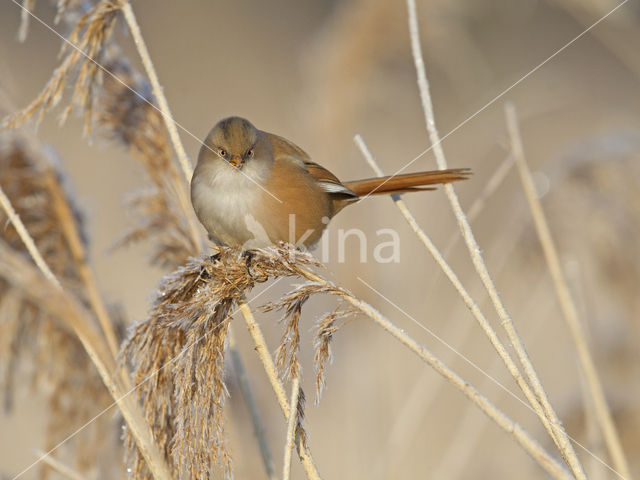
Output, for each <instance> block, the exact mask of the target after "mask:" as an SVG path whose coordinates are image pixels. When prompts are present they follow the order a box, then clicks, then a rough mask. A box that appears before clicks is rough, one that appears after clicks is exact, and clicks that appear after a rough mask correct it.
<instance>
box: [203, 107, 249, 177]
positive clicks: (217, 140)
mask: <svg viewBox="0 0 640 480" xmlns="http://www.w3.org/2000/svg"><path fill="white" fill-rule="evenodd" d="M258 139H259V131H258V129H257V128H256V127H254V126H253V124H252V123H251V122H249V120H246V119H244V118H240V117H228V118H224V119H222V120H220V121H219V122H218V123H216V125H215V126H214V127H213V129H212V130H211V132H209V135H208V136H207V139H206V140H205V146H204V147H203V150H204V149H205V148H206V149H207V150H208V151H209V152H211V153H212V154H213V155H215V156H217V157H219V158H220V159H221V160H224V161H226V162H228V163H229V164H230V165H232V166H234V167H236V168H237V169H242V168H243V167H244V165H245V163H246V162H248V161H250V160H251V159H252V158H254V157H255V156H256V147H258V148H259V146H257V145H256V144H257V143H258Z"/></svg>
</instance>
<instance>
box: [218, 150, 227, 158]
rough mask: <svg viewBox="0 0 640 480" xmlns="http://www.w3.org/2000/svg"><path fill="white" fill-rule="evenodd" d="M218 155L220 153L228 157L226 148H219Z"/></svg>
mask: <svg viewBox="0 0 640 480" xmlns="http://www.w3.org/2000/svg"><path fill="white" fill-rule="evenodd" d="M218 155H220V156H221V157H226V156H227V151H226V150H225V149H224V148H219V149H218Z"/></svg>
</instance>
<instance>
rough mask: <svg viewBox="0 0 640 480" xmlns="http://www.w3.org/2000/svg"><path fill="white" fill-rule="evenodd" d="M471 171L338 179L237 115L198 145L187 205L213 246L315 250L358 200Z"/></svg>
mask: <svg viewBox="0 0 640 480" xmlns="http://www.w3.org/2000/svg"><path fill="white" fill-rule="evenodd" d="M469 175H470V170H469V169H466V168H455V169H448V170H433V171H425V172H417V173H409V174H402V175H392V176H387V177H378V178H368V179H363V180H354V181H349V182H341V181H340V180H339V179H338V177H336V176H335V175H334V174H333V173H331V172H330V171H329V170H327V169H326V168H324V167H322V166H321V165H319V164H318V163H315V162H313V161H312V160H311V157H309V155H307V153H306V152H305V151H304V150H302V149H301V148H300V147H298V146H297V145H295V144H294V143H293V142H291V141H289V140H287V139H286V138H284V137H281V136H278V135H275V134H273V133H268V132H265V131H262V130H259V129H257V128H256V127H255V126H254V125H253V124H252V123H251V122H250V121H249V120H246V119H244V118H241V117H236V116H234V117H228V118H224V119H222V120H220V121H219V122H218V123H216V124H215V126H214V127H213V128H212V129H211V131H210V132H209V134H208V135H207V137H206V139H205V141H204V142H203V143H202V146H201V148H200V152H199V154H198V161H197V164H196V167H195V169H194V172H193V177H192V179H191V202H192V205H193V208H194V211H195V213H196V216H197V217H198V220H199V221H200V223H202V225H203V226H204V228H205V229H206V231H207V232H208V234H209V238H210V239H211V240H212V241H213V242H214V243H215V244H216V245H220V246H228V247H235V248H240V249H242V250H243V251H250V250H252V249H259V248H264V247H268V246H273V245H278V244H280V242H288V243H291V244H294V245H296V246H298V247H300V248H302V247H304V248H312V247H313V246H314V245H315V244H317V242H318V240H319V239H320V237H321V236H322V233H323V231H324V229H325V228H326V226H327V224H328V223H329V221H330V220H331V219H332V218H333V217H334V216H335V215H336V214H337V213H338V212H340V211H341V210H342V209H343V208H344V207H346V206H348V205H351V204H353V203H356V202H358V201H360V200H362V199H363V198H366V197H368V196H370V195H381V194H398V193H408V192H418V191H424V190H434V188H433V187H431V186H432V185H437V184H445V183H450V182H455V181H458V180H465V179H467V178H468V177H469Z"/></svg>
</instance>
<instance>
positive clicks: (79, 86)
mask: <svg viewBox="0 0 640 480" xmlns="http://www.w3.org/2000/svg"><path fill="white" fill-rule="evenodd" d="M69 3H70V2H62V3H61V4H60V5H59V10H58V17H61V16H64V14H65V13H66V12H67V11H68V10H67V9H68V7H69V6H70V5H69ZM124 3H126V2H125V1H124V0H113V1H100V2H97V3H95V4H94V5H92V6H91V8H89V10H88V11H87V12H86V13H83V14H81V15H80V17H79V19H78V20H77V22H76V23H75V25H74V26H73V28H72V30H71V33H70V34H69V36H68V38H67V41H66V42H64V43H63V44H62V50H61V55H62V61H61V62H60V65H59V66H58V67H57V68H56V69H55V70H54V72H53V74H52V76H51V78H50V79H49V81H48V82H47V84H46V85H45V87H44V88H43V89H42V91H41V92H40V94H38V95H37V96H36V98H35V99H34V100H33V101H32V102H31V103H30V104H29V105H27V106H26V107H24V108H23V109H21V110H19V111H17V112H15V113H13V114H12V115H10V116H9V117H8V118H6V119H5V121H4V122H3V127H5V128H13V127H18V126H20V125H21V124H22V123H23V122H24V121H25V120H28V119H29V118H32V117H35V119H36V122H37V123H39V122H40V121H42V119H43V117H44V115H45V113H47V112H48V111H49V110H51V109H52V108H53V107H55V106H56V105H58V103H60V101H61V100H62V97H63V95H64V92H65V90H66V88H67V87H69V88H70V89H71V98H70V101H69V104H68V105H67V106H66V107H65V108H64V110H63V112H62V115H61V117H60V121H61V123H64V121H65V120H66V119H67V118H68V117H69V114H70V113H71V111H72V109H73V108H74V107H77V108H78V109H79V110H81V111H82V112H83V113H84V119H85V133H87V134H88V133H90V131H91V119H92V116H93V100H94V90H95V87H96V85H97V84H99V82H100V81H101V78H102V71H101V69H100V67H99V66H98V65H99V64H101V63H103V57H104V55H105V53H106V52H107V46H108V43H109V40H110V38H111V34H112V32H113V27H114V24H115V21H116V18H117V15H116V14H117V13H118V11H119V10H120V9H121V8H122V6H123V5H124ZM78 8H81V7H80V6H79V5H78ZM74 17H75V16H74V15H72V16H71V17H70V18H74Z"/></svg>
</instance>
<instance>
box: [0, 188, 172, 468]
mask: <svg viewBox="0 0 640 480" xmlns="http://www.w3.org/2000/svg"><path fill="white" fill-rule="evenodd" d="M0 205H1V206H2V207H3V209H4V210H5V212H6V214H7V216H8V217H9V219H10V220H11V223H12V224H13V225H14V227H15V229H16V231H17V232H18V234H19V235H20V238H21V239H22V241H23V243H24V244H25V246H26V248H27V250H28V251H29V254H30V255H31V256H32V258H33V260H34V262H35V263H36V265H37V266H38V268H39V269H40V271H41V273H42V274H43V275H44V277H45V278H46V280H47V281H48V283H49V284H50V285H53V286H54V292H51V294H54V293H57V294H58V296H59V297H60V303H61V304H62V305H63V308H64V309H65V310H66V311H65V313H64V314H62V315H60V318H62V319H64V320H65V321H66V322H68V324H69V326H70V327H71V328H72V329H73V331H74V332H75V334H76V335H77V337H78V339H79V340H80V342H81V343H82V346H83V347H84V349H85V351H86V352H87V354H88V355H89V358H90V359H91V361H92V362H93V364H94V365H95V367H96V369H97V370H98V373H99V374H100V377H101V378H102V381H103V382H104V384H105V386H106V387H107V389H108V390H109V393H110V394H111V396H112V397H113V399H114V400H115V402H116V403H117V405H118V408H119V409H120V411H121V412H122V416H123V417H124V419H125V421H126V422H127V425H128V426H129V428H131V431H132V433H133V435H134V437H135V439H136V443H137V445H138V448H139V449H140V451H141V452H142V455H143V456H144V458H145V460H146V462H147V464H148V465H149V469H150V470H151V471H152V473H153V476H154V478H156V479H163V480H164V479H167V480H169V479H170V478H171V475H170V473H169V469H168V467H167V465H166V463H165V461H164V458H163V457H162V456H161V455H160V451H159V450H158V448H157V446H156V444H155V442H154V441H153V436H152V434H151V431H150V429H149V426H148V424H147V423H146V422H145V420H144V417H143V415H142V413H141V412H140V409H139V407H138V405H137V403H135V400H134V399H133V398H132V397H130V396H128V395H127V394H126V393H125V392H124V389H123V388H122V387H121V386H120V384H119V382H118V379H117V378H114V377H113V376H112V372H114V371H115V369H116V365H115V360H114V358H113V357H112V356H111V355H110V353H109V350H108V348H106V346H105V344H104V342H103V340H102V339H101V338H100V337H99V336H98V335H97V334H96V332H95V331H94V330H93V329H92V328H91V326H90V325H89V324H88V323H87V321H86V319H87V318H88V316H89V314H88V313H87V312H85V311H84V309H83V308H82V307H81V306H80V305H78V304H77V302H76V301H75V300H74V299H73V298H71V297H69V296H68V295H66V294H65V292H64V291H63V289H62V287H61V285H60V282H59V281H58V279H57V278H56V277H55V275H54V274H53V273H52V272H51V270H50V269H49V266H48V265H47V264H46V262H45V261H44V259H43V258H42V255H41V254H40V251H39V250H38V249H37V247H36V246H35V243H34V241H33V239H32V238H31V235H29V232H27V229H26V228H25V226H24V224H23V223H22V220H20V217H19V216H18V215H17V214H16V212H15V210H14V209H13V206H12V205H11V202H10V201H9V199H8V198H7V196H6V195H5V193H4V191H3V190H2V188H0ZM0 258H4V262H3V264H4V266H5V267H6V268H7V270H8V271H10V270H13V269H12V268H11V265H9V260H12V261H13V262H15V263H16V264H20V267H16V268H20V269H22V270H24V271H29V270H30V268H29V266H28V265H26V262H24V261H23V260H22V259H21V258H19V257H17V256H15V255H12V254H11V252H9V251H6V250H5V251H0ZM29 280H30V281H25V285H24V286H23V287H24V291H26V292H29V293H30V294H32V295H42V294H44V293H45V292H46V291H47V286H46V285H38V284H39V283H40V282H39V279H38V278H37V276H36V275H32V276H31V278H30V279H29ZM36 292H37V293H36Z"/></svg>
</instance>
